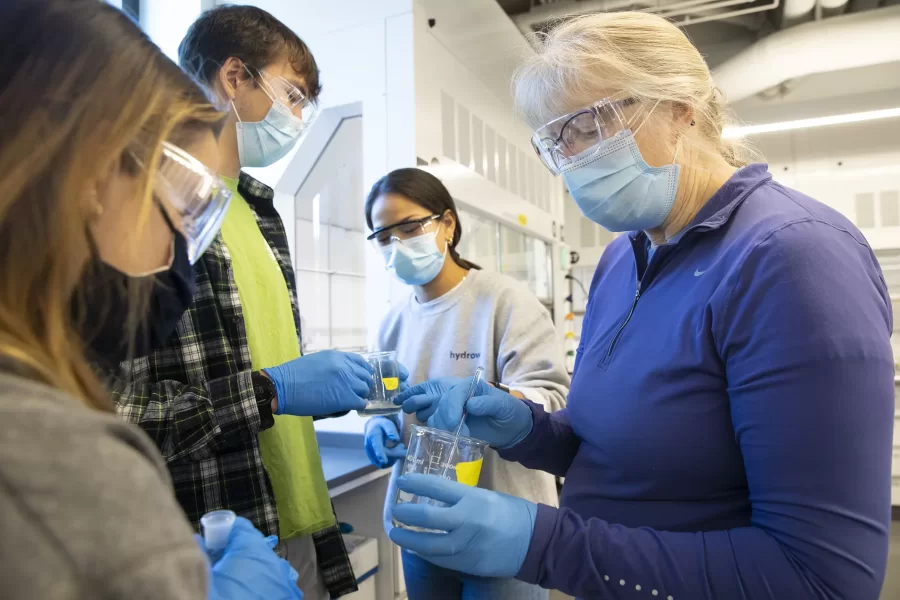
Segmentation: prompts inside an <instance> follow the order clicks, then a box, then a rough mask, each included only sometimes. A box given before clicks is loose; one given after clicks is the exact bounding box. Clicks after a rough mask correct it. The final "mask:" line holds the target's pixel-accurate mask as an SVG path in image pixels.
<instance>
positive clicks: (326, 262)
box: [294, 117, 366, 352]
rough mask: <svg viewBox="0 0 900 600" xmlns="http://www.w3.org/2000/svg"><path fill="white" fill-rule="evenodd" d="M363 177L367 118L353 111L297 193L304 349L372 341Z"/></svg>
mask: <svg viewBox="0 0 900 600" xmlns="http://www.w3.org/2000/svg"><path fill="white" fill-rule="evenodd" d="M362 175H363V159H362V118H361V117H355V118H351V119H346V120H344V121H342V122H341V123H340V125H338V127H337V129H336V130H335V131H334V135H333V136H332V137H331V140H330V141H329V142H328V145H327V146H325V149H324V150H323V151H322V153H321V155H320V156H319V157H318V161H317V162H316V164H315V166H314V167H313V168H312V170H311V171H310V173H309V175H308V176H307V178H306V181H304V183H303V185H302V186H301V188H300V190H299V191H298V192H297V194H296V197H295V211H296V215H297V228H296V231H297V240H296V248H297V250H296V252H297V253H296V256H295V257H294V264H295V265H296V268H297V295H298V300H299V308H300V320H301V323H302V326H303V340H302V341H303V351H304V352H313V351H316V350H325V349H328V348H338V347H339V348H355V349H362V348H365V345H366V331H365V315H366V312H365V293H364V288H365V277H364V274H365V252H366V246H365V244H366V242H365V220H364V215H363V206H364V202H365V190H364V189H363V185H362ZM335 273H337V274H335Z"/></svg>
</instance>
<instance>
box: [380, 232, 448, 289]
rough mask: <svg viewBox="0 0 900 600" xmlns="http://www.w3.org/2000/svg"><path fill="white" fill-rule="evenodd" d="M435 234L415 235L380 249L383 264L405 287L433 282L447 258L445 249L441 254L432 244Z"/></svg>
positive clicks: (435, 245)
mask: <svg viewBox="0 0 900 600" xmlns="http://www.w3.org/2000/svg"><path fill="white" fill-rule="evenodd" d="M436 236H437V232H434V233H425V234H422V235H417V236H416V237H414V238H409V239H408V240H402V241H401V240H396V239H395V240H394V241H392V242H391V245H390V246H387V247H385V248H382V249H381V253H382V255H383V256H384V262H385V264H386V265H387V268H388V270H389V271H393V273H394V275H396V276H397V279H399V280H400V281H402V282H403V283H405V284H407V285H425V284H427V283H431V282H432V281H434V278H435V277H437V276H438V273H440V272H441V269H442V268H443V267H444V260H445V258H446V256H447V248H446V247H445V248H444V251H443V252H441V251H440V250H438V247H437V244H435V243H434V241H435V239H436Z"/></svg>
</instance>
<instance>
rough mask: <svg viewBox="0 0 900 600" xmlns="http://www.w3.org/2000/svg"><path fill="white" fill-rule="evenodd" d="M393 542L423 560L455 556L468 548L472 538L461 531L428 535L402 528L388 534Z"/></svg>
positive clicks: (394, 529) (396, 528)
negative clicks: (467, 544) (467, 545)
mask: <svg viewBox="0 0 900 600" xmlns="http://www.w3.org/2000/svg"><path fill="white" fill-rule="evenodd" d="M388 537H389V538H391V541H392V542H394V543H395V544H397V545H398V546H400V547H401V548H405V549H406V550H411V551H413V552H415V553H416V554H418V555H420V556H422V557H423V558H429V559H430V558H435V557H441V556H454V555H456V554H459V553H460V552H461V551H462V550H463V548H465V547H466V542H467V540H469V539H471V536H469V535H466V534H464V533H462V532H460V531H454V532H453V533H427V532H424V531H410V530H409V529H404V528H402V527H394V528H393V529H391V532H390V533H389V534H388Z"/></svg>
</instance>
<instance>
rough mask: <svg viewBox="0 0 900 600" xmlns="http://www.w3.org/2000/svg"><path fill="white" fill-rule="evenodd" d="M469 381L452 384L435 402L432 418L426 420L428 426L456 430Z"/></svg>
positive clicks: (467, 391)
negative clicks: (435, 408)
mask: <svg viewBox="0 0 900 600" xmlns="http://www.w3.org/2000/svg"><path fill="white" fill-rule="evenodd" d="M471 383H472V382H471V381H469V380H467V381H464V382H462V383H459V384H457V385H455V386H453V387H452V388H450V391H448V392H447V393H446V394H444V395H443V396H442V397H441V399H440V400H439V401H438V402H435V404H436V405H437V410H435V412H434V414H433V415H432V418H431V419H429V420H428V425H429V426H430V427H435V428H437V429H443V430H445V431H455V430H456V427H457V426H458V425H459V421H460V419H462V413H463V405H464V404H465V402H466V396H467V395H468V393H469V387H470V386H471ZM432 423H433V424H432Z"/></svg>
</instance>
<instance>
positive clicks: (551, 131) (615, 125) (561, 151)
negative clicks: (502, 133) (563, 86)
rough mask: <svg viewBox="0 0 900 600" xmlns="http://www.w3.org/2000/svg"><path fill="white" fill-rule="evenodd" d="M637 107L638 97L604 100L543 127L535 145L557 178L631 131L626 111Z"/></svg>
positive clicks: (535, 138)
mask: <svg viewBox="0 0 900 600" xmlns="http://www.w3.org/2000/svg"><path fill="white" fill-rule="evenodd" d="M634 104H637V101H636V100H635V99H634V98H625V99H621V100H616V99H604V100H600V101H598V102H595V103H594V104H593V105H591V106H588V107H587V108H583V109H581V110H576V111H575V112H571V113H569V114H567V115H563V116H562V117H559V118H557V119H554V120H552V121H550V122H549V123H547V124H546V125H544V126H543V127H539V128H538V129H537V130H536V131H535V132H534V135H533V136H531V146H532V147H533V148H534V151H535V152H536V153H537V155H538V157H540V159H541V162H543V163H544V165H545V166H546V167H547V168H548V169H550V172H551V173H553V174H554V175H559V174H560V173H561V172H563V171H565V170H566V168H567V167H569V166H572V165H574V164H576V163H577V162H578V161H579V160H581V159H583V158H586V157H588V156H590V155H591V154H593V152H594V151H595V150H596V149H597V147H598V146H599V145H600V144H601V143H602V142H603V141H604V140H608V139H610V138H613V137H615V136H616V135H617V134H618V133H620V132H622V131H624V130H625V129H628V127H629V125H630V121H632V120H633V119H634V117H632V118H631V119H628V118H626V115H625V109H626V108H628V107H630V106H632V105H634Z"/></svg>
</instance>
